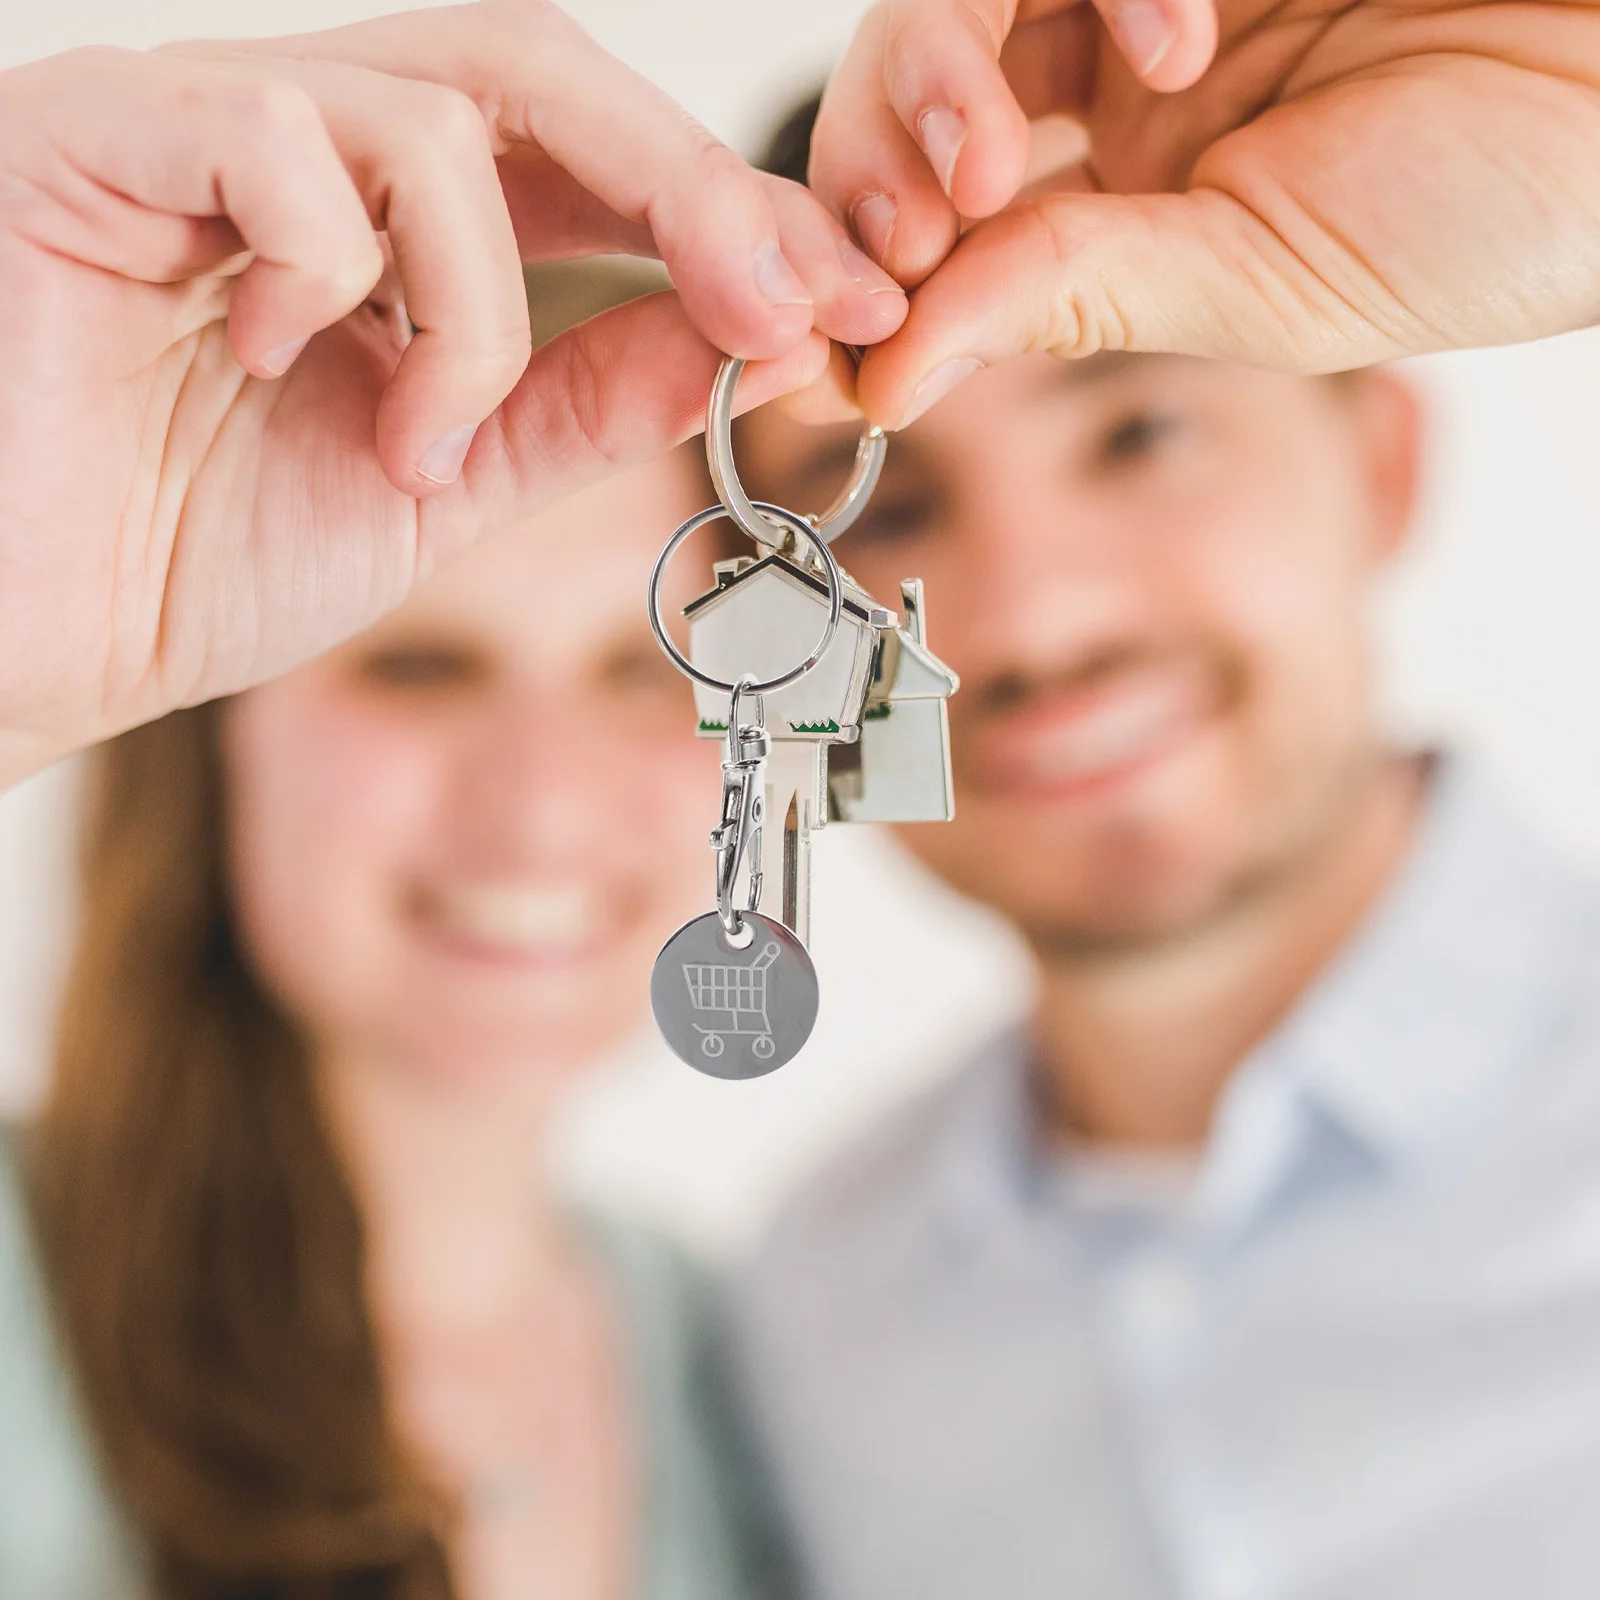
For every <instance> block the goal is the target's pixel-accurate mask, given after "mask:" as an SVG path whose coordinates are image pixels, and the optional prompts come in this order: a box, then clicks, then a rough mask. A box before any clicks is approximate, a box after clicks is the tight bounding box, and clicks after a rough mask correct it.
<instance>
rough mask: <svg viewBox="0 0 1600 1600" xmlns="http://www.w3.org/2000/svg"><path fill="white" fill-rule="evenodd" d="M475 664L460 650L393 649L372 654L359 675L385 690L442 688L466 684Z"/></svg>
mask: <svg viewBox="0 0 1600 1600" xmlns="http://www.w3.org/2000/svg"><path fill="white" fill-rule="evenodd" d="M479 665H480V664H479V662H478V660H477V659H476V657H474V656H472V655H471V654H469V653H468V652H467V651H464V650H449V649H439V648H415V647H414V648H406V649H401V648H395V649H390V650H375V651H373V653H372V654H371V655H369V656H367V657H366V658H365V659H364V660H363V661H362V663H361V676H362V677H363V678H365V679H366V680H367V682H369V683H373V684H377V685H379V686H380V687H382V688H385V689H443V688H450V687H453V686H455V685H458V684H464V683H470V682H471V681H472V680H473V679H474V678H475V677H477V675H478V671H479Z"/></svg>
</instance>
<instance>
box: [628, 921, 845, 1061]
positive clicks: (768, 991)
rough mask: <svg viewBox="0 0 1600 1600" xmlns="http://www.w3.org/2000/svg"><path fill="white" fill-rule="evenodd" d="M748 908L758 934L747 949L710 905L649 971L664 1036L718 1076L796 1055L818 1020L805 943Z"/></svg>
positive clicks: (670, 941)
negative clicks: (736, 943) (733, 937)
mask: <svg viewBox="0 0 1600 1600" xmlns="http://www.w3.org/2000/svg"><path fill="white" fill-rule="evenodd" d="M741 915H742V917H743V919H744V925H745V927H746V928H748V929H749V931H750V933H751V934H752V935H753V937H752V938H751V940H750V942H749V943H748V944H747V945H745V946H744V948H743V949H737V948H735V946H734V945H732V944H731V943H729V941H728V937H727V935H726V934H725V933H724V932H723V928H722V919H721V918H720V917H719V916H718V915H717V913H716V912H715V911H708V912H707V913H706V914H705V915H704V916H703V917H696V918H695V919H694V920H693V921H692V922H686V923H684V925H683V926H682V927H681V928H679V929H678V931H677V932H676V933H675V934H673V936H672V937H671V938H670V939H668V940H667V942H666V943H665V944H664V945H663V946H662V947H661V954H660V955H658V956H657V957H656V965H655V971H654V972H653V973H651V975H650V1009H651V1010H652V1011H654V1012H655V1015H656V1026H657V1027H658V1028H660V1029H661V1036H662V1038H664V1039H665V1040H666V1041H667V1043H668V1044H670V1045H671V1046H672V1048H673V1050H674V1051H675V1052H676V1053H677V1054H678V1055H679V1056H681V1057H682V1058H683V1060H685V1061H687V1062H688V1063H689V1065H690V1066H691V1067H694V1068H695V1069H696V1070H697V1071H700V1072H705V1073H709V1074H710V1075H711V1076H712V1077H713V1078H759V1077H761V1076H762V1075H763V1074H764V1073H768V1072H771V1071H773V1070H774V1069H775V1068H777V1067H781V1066H782V1065H783V1064H784V1063H785V1062H787V1061H792V1060H794V1058H795V1057H796V1056H797V1055H799V1053H800V1049H801V1047H802V1046H803V1045H804V1044H805V1042H806V1040H807V1039H809V1038H810V1037H811V1027H812V1024H813V1023H815V1022H816V1020H817V969H816V968H815V967H813V966H812V965H811V957H810V956H809V955H807V954H806V947H805V946H804V945H803V944H801V943H800V941H799V940H798V939H797V938H795V936H794V935H793V934H792V933H790V931H789V930H788V929H787V928H786V927H784V925H783V924H782V923H781V922H774V921H773V920H772V918H771V917H764V916H762V915H761V913H760V912H759V911H746V912H743V913H741Z"/></svg>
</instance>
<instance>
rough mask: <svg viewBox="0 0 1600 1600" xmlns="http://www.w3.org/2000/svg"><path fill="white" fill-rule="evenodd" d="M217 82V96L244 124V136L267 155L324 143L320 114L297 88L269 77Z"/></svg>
mask: <svg viewBox="0 0 1600 1600" xmlns="http://www.w3.org/2000/svg"><path fill="white" fill-rule="evenodd" d="M227 78H228V80H229V81H227V82H226V83H222V82H218V83H217V85H216V88H217V91H218V93H219V94H220V95H221V97H222V98H223V101H224V103H225V104H226V105H228V106H230V107H231V108H232V110H233V113H234V115H235V116H237V117H238V118H239V119H240V120H241V121H242V122H243V124H244V126H245V129H246V133H247V136H248V137H249V138H250V139H251V140H252V141H253V142H255V143H256V144H259V145H261V146H262V147H264V149H265V150H267V151H268V152H272V151H280V150H281V149H282V148H283V147H284V146H286V145H288V146H294V145H300V146H304V145H307V144H310V143H313V142H321V141H323V140H325V139H326V137H327V131H326V129H325V128H324V127H323V123H322V113H321V112H320V111H318V110H317V105H316V102H315V101H314V100H313V99H312V98H311V96H310V95H309V94H307V93H306V91H305V90H304V89H302V88H301V87H300V86H299V84H296V83H290V82H288V81H287V80H285V79H283V78H275V77H272V76H270V75H268V74H257V73H242V74H240V75H239V76H238V77H235V76H234V75H233V74H232V73H229V74H227Z"/></svg>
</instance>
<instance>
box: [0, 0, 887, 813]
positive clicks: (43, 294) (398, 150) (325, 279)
mask: <svg viewBox="0 0 1600 1600" xmlns="http://www.w3.org/2000/svg"><path fill="white" fill-rule="evenodd" d="M596 251H633V252H644V253H657V254H659V255H660V256H661V257H662V258H663V259H664V260H665V262H666V263H667V265H668V267H669V269H670V270H671V272H672V275H673V278H674V282H675V284H676V286H677V291H678V293H677V294H676V295H667V296H656V297H652V298H651V299H650V300H647V301H643V302H639V303H637V304H635V305H632V306H627V307H624V308H622V309H621V310H619V311H617V312H614V313H612V314H610V315H609V316H607V317H604V318H601V319H598V320H596V321H595V322H593V323H590V324H588V325H587V326H586V327H585V328H583V329H580V330H577V331H576V332H574V333H573V334H570V335H568V336H567V337H565V338H564V339H561V340H558V341H557V342H556V343H554V344H553V345H551V346H549V347H547V348H545V349H543V350H541V351H540V352H538V354H537V355H536V356H535V358H534V360H533V362H532V364H531V365H530V364H529V360H528V349H529V334H528V318H527V308H526V303H525V300H524V296H523V287H522V275H521V264H522V261H524V260H529V259H537V258H540V257H554V256H564V255H575V254H582V253H589V252H596ZM904 315H905V301H904V296H903V295H902V293H901V291H900V290H899V288H898V287H897V286H896V285H895V284H894V283H893V282H892V281H891V280H890V279H888V278H887V277H886V276H885V275H884V274H883V273H881V272H880V271H879V270H878V269H877V268H876V267H875V266H873V265H872V263H871V262H869V261H867V260H866V259H865V257H863V256H862V254H861V252H860V251H858V250H854V249H853V247H851V246H850V245H849V242H848V239H847V238H846V235H845V233H844V230H843V229H842V228H841V227H840V226H839V225H838V224H837V223H836V222H835V221H834V220H833V219H832V218H831V217H829V216H828V215H827V213H826V212H825V211H824V210H823V209H822V208H821V206H820V205H818V204H817V203H816V202H815V201H814V200H813V199H812V198H811V197H810V196H809V195H807V194H806V193H805V191H803V190H802V189H800V188H798V187H797V186H796V185H792V184H780V183H777V182H776V181H775V180H769V179H766V178H762V177H760V176H758V175H756V174H754V173H752V172H751V171H750V170H749V169H748V168H746V167H745V166H744V165H743V163H741V162H740V161H738V160H737V158H735V157H734V156H733V155H732V154H731V153H730V152H729V151H728V150H726V149H725V148H724V147H722V146H721V145H719V144H718V143H717V142H716V141H715V140H713V139H712V138H711V137H710V136H709V135H708V134H706V133H705V132H704V130H702V129H700V128H699V127H697V126H696V125H695V124H694V123H693V122H692V121H691V120H690V119H689V118H688V117H687V116H686V115H684V113H683V112H682V111H680V110H679V109H678V108H677V107H676V106H675V105H673V104H672V102H671V101H669V100H668V99H666V98H665V97H664V96H662V95H660V94H659V93H657V92H656V91H655V90H654V89H652V88H651V87H650V86H649V85H648V84H646V83H645V82H643V81H642V80H641V79H639V78H638V77H636V76H635V75H634V74H632V73H631V72H629V71H628V70H627V69H625V68H623V67H622V66H620V65H619V64H618V63H617V62H615V61H613V60H612V59H611V58H609V57H608V56H606V55H605V53H604V52H603V51H601V50H599V49H598V48H597V47H596V46H595V45H594V44H593V43H592V42H591V41H590V40H589V39H587V38H586V37H585V36H584V35H583V33H582V32H581V31H580V30H579V29H577V28H576V27H575V26H574V25H573V24H572V23H571V22H570V21H568V19H567V18H566V17H564V16H563V15H562V14H561V13H560V12H558V11H556V10H555V9H554V8H553V7H551V6H550V5H548V4H544V3H542V0H488V3H485V4H482V5H476V6H466V7H460V8H454V9H450V10H444V11H434V12H416V13H411V14H408V15H405V16H400V17H390V18H384V19H381V20H379V21H375V22H371V23H364V24H361V25H358V26H356V27H351V28H345V29H340V30H337V31H334V32H331V33H327V34H321V35H312V36H306V37H302V38H298V39H284V40H272V41H261V42H254V43H248V44H241V43H229V44H215V45H187V46H182V47H176V48H174V49H171V50H168V51H163V52H158V53H155V54H149V55H143V54H133V53H127V52H118V51H84V52H78V53H74V54H71V55H67V56H61V57H57V58H55V59H53V60H49V61H44V62H39V63H35V64H33V65H31V66H27V67H22V68H19V69H17V70H14V71H11V72H7V73H3V74H0V782H3V781H8V780H9V779H12V778H15V777H17V776H20V775H21V774H22V773H24V772H26V771H28V770H31V769H32V768H34V767H36V766H38V765H41V764H42V763H44V762H45V761H48V760H50V759H52V758H54V757H55V756H57V755H59V754H61V753H63V752H65V751H66V750H69V749H71V748H74V747H75V746H77V745H80V744H83V743H86V742H88V741H90V740H93V739H96V738H100V737H103V736H105V735H107V734H109V733H112V732H115V731H117V730H119V729H121V728H124V727H127V726H129V725H131V724H133V723H135V722H138V721H141V720H143V719H146V718H149V717H152V716H156V715H158V714H160V713H161V712H163V711H166V710H168V709H170V708H172V707H174V706H177V705H181V704H187V703H192V702H194V701H198V700H201V699H205V698H209V697H211V696H214V695H217V694H221V693H226V692H229V691H233V690H236V689H239V688H242V687H244V686H245V685H247V684H250V683H253V682H256V681H258V680H260V679H261V678H264V677H267V676H269V675H271V674H273V673H276V672H279V671H282V670H284V669H285V668H287V667H289V666H291V665H293V664H294V663H295V662H297V661H299V660H302V659H304V658H305V657H307V656H309V655H312V654H314V653H316V652H317V651H320V650H322V649H324V648H326V647H328V646H330V645H332V644H333V643H335V642H336V641H337V640H339V639H341V638H343V637H345V636H347V635H349V634H350V633H353V632H355V631H356V630H358V629H359V628H361V627H362V626H364V625H365V624H367V623H369V622H371V621H372V620H374V619H375V618H376V617H378V616H379V615H381V614H382V613H383V612H384V611H385V610H387V609H389V608H390V607H392V606H394V605H396V604H397V603H398V602H399V601H400V600H401V599H403V598H404V596H405V595H406V593H407V591H408V590H409V589H410V587H411V586H412V584H413V583H414V582H415V581H416V580H417V578H418V577H419V576H420V575H421V574H423V573H424V572H426V571H427V570H428V569H429V568H430V567H431V566H432V565H434V564H435V563H436V562H437V561H438V560H439V559H440V558H441V557H442V556H444V555H446V554H448V553H449V552H452V551H454V550H456V549H458V548H460V547H461V546H463V545H464V544H466V543H468V542H470V540H471V539H472V538H474V537H475V536H476V535H477V534H478V533H479V532H480V531H482V530H483V529H484V528H485V527H487V526H489V525H491V524H492V523H494V522H495V521H498V520H503V519H504V518H505V517H507V516H508V515H511V514H513V513H514V512H518V511H526V510H532V509H534V508H536V507H537V506H538V505H539V504H541V503H542V502H545V501H548V500H550V499H551V498H553V497H556V496H558V495H560V494H561V493H563V492H565V491H568V490H570V489H572V488H575V487H576V486H578V485H579V484H581V483H582V482H584V481H586V480H588V479H590V478H592V477H594V476H595V475H597V474H599V473H601V472H604V471H606V470H607V469H609V468H610V467H613V466H615V465H617V464H619V463H621V462H625V461H628V460H631V459H635V458H638V457H641V456H644V455H647V454H650V453H652V452H655V451H658V450H660V449H662V448H664V447H666V446H667V445H668V444H670V443H673V442H675V441H676V440H678V439H680V438H683V437H684V436H686V435H687V434H689V433H691V432H692V431H693V430H694V428H695V427H696V425H697V422H698V419H699V417H700V415H701V413H702V410H703V407H704V404H705V399H706V395H707V393H708V391H709V387H710V383H711V379H712V376H713V373H714V371H715V367H716V362H717V359H718V349H717V348H713V347H714V346H715V347H719V348H720V349H723V350H728V351H731V352H734V353H737V354H741V355H745V356H748V357H752V358H756V359H757V360H758V361H764V362H766V363H767V365H765V366H757V367H756V368H754V369H753V370H752V372H751V375H750V378H749V379H748V380H747V381H746V383H745V384H743V385H741V391H740V400H741V402H743V403H746V404H753V403H757V402H759V401H760V400H761V399H763V398H766V397H769V396H771V395H772V394H774V393H778V392H781V391H783V390H785V389H787V388H792V387H794V386H795V385H797V384H799V383H802V382H804V381H805V380H806V379H808V378H809V377H811V376H813V375H815V373H817V372H818V371H819V370H820V369H821V366H822V364H823V361H824V360H825V349H826V347H825V342H824V340H823V339H822V338H821V337H819V336H818V335H817V334H816V333H812V332H811V331H810V330H812V329H813V328H815V329H818V330H821V332H822V333H826V334H829V335H832V336H834V337H837V338H839V339H842V340H848V341H850V342H853V343H861V342H865V341H871V340H874V339H879V338H882V337H883V336H884V335H885V334H886V333H888V332H890V331H891V330H892V329H894V328H895V327H897V326H898V325H899V323H900V321H901V320H902V318H903V317H904ZM707 341H710V342H709V343H708V342H707Z"/></svg>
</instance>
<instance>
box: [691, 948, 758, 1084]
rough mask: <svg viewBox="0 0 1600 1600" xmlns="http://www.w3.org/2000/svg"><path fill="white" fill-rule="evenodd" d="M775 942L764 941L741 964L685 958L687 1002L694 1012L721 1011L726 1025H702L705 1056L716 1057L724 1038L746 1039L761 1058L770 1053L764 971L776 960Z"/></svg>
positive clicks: (697, 1025) (698, 1030)
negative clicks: (750, 956)
mask: <svg viewBox="0 0 1600 1600" xmlns="http://www.w3.org/2000/svg"><path fill="white" fill-rule="evenodd" d="M778 954H779V952H778V947H777V945H776V944H772V943H769V944H766V945H764V946H763V947H762V950H761V953H760V954H759V955H758V956H757V957H756V958H755V960H754V961H750V962H747V963H745V964H744V965H743V966H737V967H734V966H722V965H720V964H716V963H710V962H700V961H686V962H684V964H683V977H684V982H686V983H687V984H688V985H689V1002H690V1004H691V1005H693V1007H694V1008H695V1010H696V1011H711V1012H721V1013H722V1014H723V1015H724V1016H726V1017H727V1019H728V1021H727V1025H726V1026H724V1027H720V1028H702V1027H701V1026H700V1024H699V1023H698V1022H696V1023H695V1024H693V1027H694V1031H695V1032H696V1033H698V1034H699V1035H700V1048H701V1049H702V1050H703V1051H704V1052H705V1053H706V1054H707V1055H708V1056H720V1055H721V1054H722V1052H723V1049H724V1048H725V1044H724V1041H725V1040H727V1039H730V1038H734V1039H739V1038H748V1039H749V1040H750V1049H751V1050H752V1051H753V1052H754V1054H755V1055H756V1056H757V1057H758V1058H759V1059H760V1060H762V1061H765V1060H766V1059H767V1058H768V1057H769V1056H770V1055H771V1054H772V1024H771V1023H770V1022H768V1021H767V970H768V968H770V967H771V965H772V963H773V962H774V961H776V960H777V959H778Z"/></svg>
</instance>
